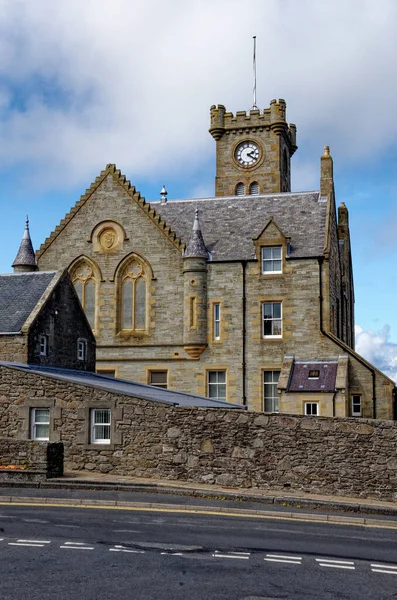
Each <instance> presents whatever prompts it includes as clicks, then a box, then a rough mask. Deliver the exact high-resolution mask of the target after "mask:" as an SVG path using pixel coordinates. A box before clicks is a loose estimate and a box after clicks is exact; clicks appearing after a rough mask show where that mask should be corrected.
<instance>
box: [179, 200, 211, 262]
mask: <svg viewBox="0 0 397 600" xmlns="http://www.w3.org/2000/svg"><path fill="white" fill-rule="evenodd" d="M184 257H185V258H208V250H207V248H206V247H205V243H204V238H203V234H202V233H201V227H200V221H199V216H198V208H196V210H195V212H194V223H193V230H192V234H191V236H190V239H189V241H188V243H187V244H186V248H185V254H184Z"/></svg>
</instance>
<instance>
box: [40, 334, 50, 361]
mask: <svg viewBox="0 0 397 600" xmlns="http://www.w3.org/2000/svg"><path fill="white" fill-rule="evenodd" d="M39 344H40V356H47V355H48V337H47V336H46V335H41V336H40V337H39Z"/></svg>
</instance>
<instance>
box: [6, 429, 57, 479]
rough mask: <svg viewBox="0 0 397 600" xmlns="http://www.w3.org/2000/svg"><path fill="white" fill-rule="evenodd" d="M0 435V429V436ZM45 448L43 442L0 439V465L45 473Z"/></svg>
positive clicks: (45, 445)
mask: <svg viewBox="0 0 397 600" xmlns="http://www.w3.org/2000/svg"><path fill="white" fill-rule="evenodd" d="M2 433H3V431H2V429H0V434H2ZM47 446H48V444H46V443H45V442H44V443H43V442H31V441H29V440H18V439H15V438H11V437H10V438H5V437H0V465H2V466H8V465H17V466H22V467H25V468H26V469H37V470H42V471H46V470H47Z"/></svg>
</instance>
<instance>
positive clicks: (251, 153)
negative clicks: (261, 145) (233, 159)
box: [247, 150, 256, 159]
mask: <svg viewBox="0 0 397 600" xmlns="http://www.w3.org/2000/svg"><path fill="white" fill-rule="evenodd" d="M247 156H249V157H250V158H253V159H255V158H256V155H255V153H254V151H253V150H252V151H251V152H247Z"/></svg>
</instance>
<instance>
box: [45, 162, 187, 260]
mask: <svg viewBox="0 0 397 600" xmlns="http://www.w3.org/2000/svg"><path fill="white" fill-rule="evenodd" d="M108 175H111V176H112V177H113V179H114V181H116V182H117V184H118V185H121V187H122V188H123V189H124V190H125V191H126V192H127V194H128V195H129V196H130V198H131V200H133V201H134V202H136V204H137V205H138V206H140V208H141V209H142V210H143V211H144V212H145V213H146V214H147V216H148V217H149V219H150V220H151V221H152V222H153V223H154V224H155V225H156V227H157V228H158V229H160V231H162V232H163V233H164V235H165V236H166V237H167V238H168V239H169V240H170V242H171V243H172V244H173V245H174V246H175V247H176V248H177V249H178V250H180V251H182V250H183V248H184V247H185V244H184V243H183V242H182V241H181V239H180V238H178V237H177V235H176V233H175V232H174V231H172V229H171V227H170V226H169V225H167V223H166V221H165V219H164V218H162V217H161V215H160V214H159V213H158V212H157V211H156V210H154V208H153V207H151V206H150V204H149V202H146V200H145V198H143V197H142V196H141V194H140V193H139V192H138V191H137V190H136V189H135V187H134V186H133V185H131V182H130V181H129V180H128V179H127V178H126V176H125V175H122V173H121V172H120V170H119V169H117V167H116V165H115V164H111V163H109V164H108V165H106V168H105V169H104V170H103V171H101V173H100V175H98V177H96V179H95V181H94V182H93V183H92V184H91V186H90V187H89V188H88V189H87V190H86V192H85V194H83V195H82V196H81V197H80V200H78V201H77V202H76V204H75V205H74V206H73V208H72V209H71V210H70V211H69V212H68V213H67V214H66V215H65V217H64V218H63V219H62V220H61V221H60V223H59V225H57V226H56V227H55V229H54V231H53V232H52V233H51V234H50V236H49V237H48V238H46V240H45V241H44V243H43V244H41V246H40V248H39V250H38V251H37V258H40V256H41V255H42V254H44V252H45V251H46V250H47V248H49V246H51V244H52V243H53V241H54V240H55V239H56V238H57V237H58V235H59V234H60V233H61V231H63V229H65V227H66V226H67V225H68V223H70V221H71V220H72V219H73V217H74V216H75V215H76V214H77V213H78V212H79V210H80V209H81V208H82V207H83V206H84V205H85V203H86V202H87V201H88V200H89V198H91V196H92V195H93V193H94V192H95V191H96V190H97V189H98V188H99V186H100V185H101V183H102V182H103V181H104V179H105V178H106V177H107V176H108Z"/></svg>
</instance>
